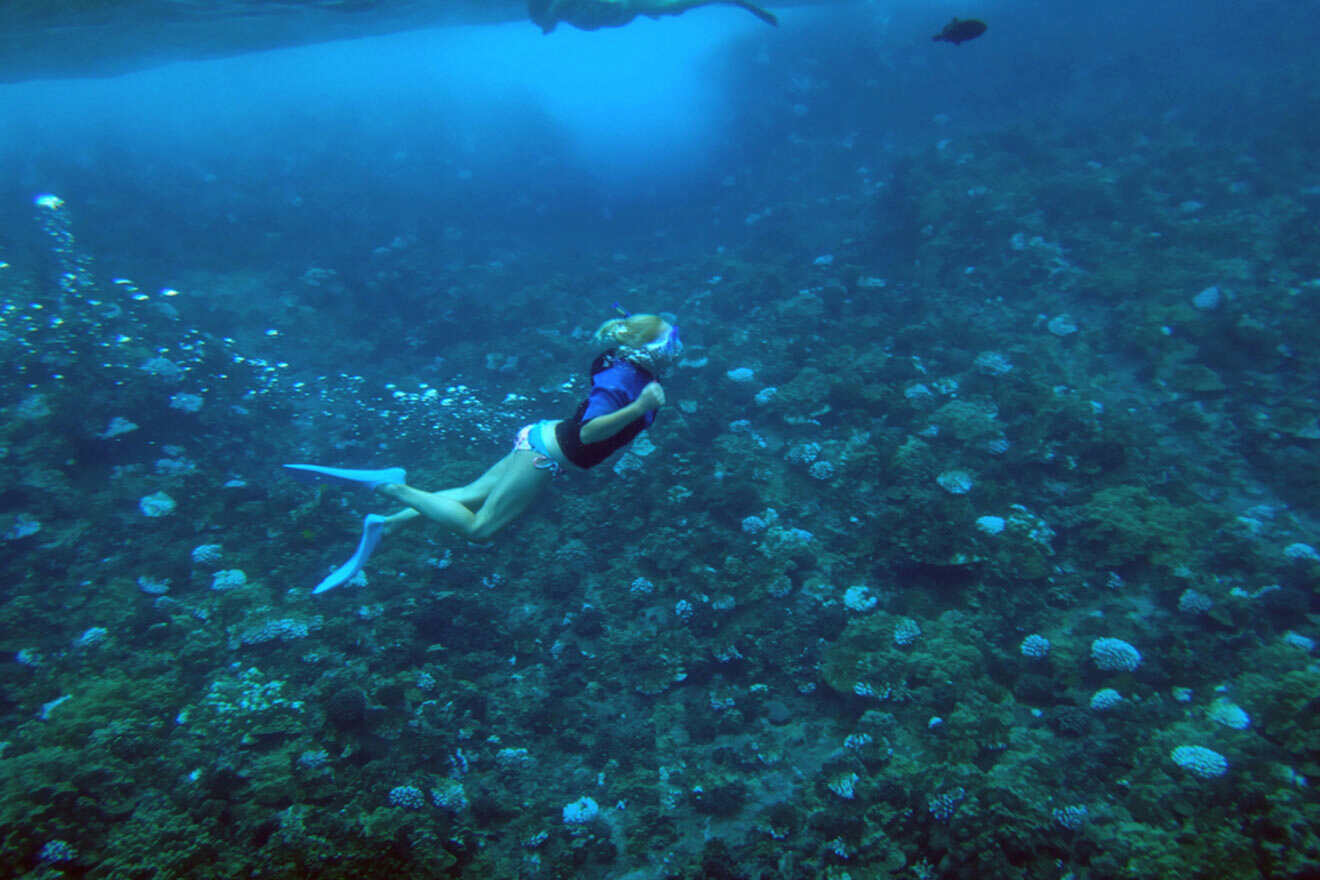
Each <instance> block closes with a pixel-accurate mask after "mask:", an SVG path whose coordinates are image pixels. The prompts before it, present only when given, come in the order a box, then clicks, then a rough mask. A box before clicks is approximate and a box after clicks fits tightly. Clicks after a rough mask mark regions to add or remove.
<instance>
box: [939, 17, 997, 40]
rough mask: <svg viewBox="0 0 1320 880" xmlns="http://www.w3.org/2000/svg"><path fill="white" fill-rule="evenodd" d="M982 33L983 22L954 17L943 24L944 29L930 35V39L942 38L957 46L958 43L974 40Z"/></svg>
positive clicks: (983, 28)
mask: <svg viewBox="0 0 1320 880" xmlns="http://www.w3.org/2000/svg"><path fill="white" fill-rule="evenodd" d="M983 33H985V22H983V21H978V20H977V19H975V18H963V19H957V18H955V19H954V20H953V21H951V22H949V23H948V24H946V25H945V26H944V30H942V31H940V32H939V33H938V34H936V35H935V36H933V37H931V39H932V40H943V41H944V42H946V43H953V44H954V45H955V46H957V45H958V44H959V43H965V42H967V41H968V40H975V39H976V38H977V37H979V36H981V34H983Z"/></svg>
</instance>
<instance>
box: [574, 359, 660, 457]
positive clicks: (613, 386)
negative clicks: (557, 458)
mask: <svg viewBox="0 0 1320 880" xmlns="http://www.w3.org/2000/svg"><path fill="white" fill-rule="evenodd" d="M654 381H655V376H653V375H651V373H650V372H649V371H647V370H644V369H643V368H641V367H639V366H637V365H636V364H634V363H633V362H632V361H627V360H624V359H623V358H621V357H617V356H616V354H615V351H614V349H610V350H609V351H607V352H605V353H604V354H602V355H600V356H599V357H597V358H596V359H595V360H594V361H592V363H591V393H590V394H589V395H588V396H587V399H586V400H584V401H582V402H581V403H580V404H578V408H577V410H576V411H575V412H574V413H573V415H572V417H571V418H567V419H564V420H563V421H562V422H560V423H559V424H558V425H556V426H555V440H556V441H558V443H559V449H560V451H561V452H563V453H564V457H565V458H567V459H568V460H569V461H570V462H572V463H573V464H575V465H577V466H578V467H580V468H590V467H595V466H596V465H598V464H600V463H601V462H602V461H604V460H605V459H607V458H609V457H610V456H611V455H613V454H614V453H615V452H617V451H619V450H620V449H622V448H623V447H625V446H627V445H628V444H629V443H631V442H632V441H633V438H635V437H636V436H637V435H638V434H640V433H642V432H643V431H645V430H646V429H647V428H649V427H650V426H651V423H652V422H654V421H655V410H650V411H649V412H646V413H643V414H642V415H641V416H639V417H638V418H635V419H633V420H632V421H631V422H629V423H628V424H626V425H624V426H623V428H622V429H621V430H620V431H619V432H618V433H617V434H615V435H614V436H612V437H606V438H605V439H604V440H600V441H597V442H596V443H583V442H582V426H583V425H585V424H586V423H587V422H589V421H591V420H592V419H594V418H596V417H597V416H605V415H609V414H610V413H612V412H618V411H619V410H621V409H623V408H624V407H625V406H627V405H628V404H630V403H632V402H633V401H635V400H636V399H637V398H638V397H640V396H641V393H642V389H643V388H645V387H646V386H647V385H649V384H650V383H652V382H654Z"/></svg>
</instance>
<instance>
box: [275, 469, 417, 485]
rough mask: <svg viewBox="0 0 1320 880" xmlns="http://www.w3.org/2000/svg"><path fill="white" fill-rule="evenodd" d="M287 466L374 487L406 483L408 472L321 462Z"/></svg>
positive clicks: (312, 473) (314, 476) (306, 473)
mask: <svg viewBox="0 0 1320 880" xmlns="http://www.w3.org/2000/svg"><path fill="white" fill-rule="evenodd" d="M285 467H286V468H288V469H289V470H291V471H297V472H298V474H299V475H310V476H311V477H312V478H318V477H328V478H330V479H333V480H347V481H348V482H350V483H363V484H365V485H366V486H367V487H369V488H371V489H374V488H376V487H377V486H379V485H381V484H382V483H406V482H407V481H408V473H407V471H405V470H404V469H403V468H400V467H394V468H381V469H380V470H374V471H371V470H366V471H364V470H356V469H354V468H335V467H323V466H321V465H319V464H286V465H285Z"/></svg>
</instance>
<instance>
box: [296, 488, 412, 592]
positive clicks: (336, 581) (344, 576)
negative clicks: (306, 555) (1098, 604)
mask: <svg viewBox="0 0 1320 880" xmlns="http://www.w3.org/2000/svg"><path fill="white" fill-rule="evenodd" d="M285 467H286V468H288V469H289V470H291V471H294V472H295V474H297V475H298V476H302V477H304V478H309V479H313V480H323V479H328V480H343V481H345V482H349V483H357V484H359V485H362V486H366V487H367V488H369V489H375V488H376V487H377V486H380V485H382V484H384V483H405V482H407V474H406V472H405V471H404V469H403V468H397V467H396V468H382V469H380V470H358V469H354V468H333V467H323V466H321V465H317V464H286V465H285ZM384 534H385V517H383V516H378V515H377V514H374V513H369V514H367V516H366V519H364V520H363V521H362V540H361V541H359V542H358V547H357V552H355V553H354V554H353V556H352V558H350V559H349V560H348V561H347V562H345V563H344V564H343V565H341V566H339V567H338V568H336V569H335V570H334V571H332V572H330V574H329V575H327V576H326V578H325V580H323V581H321V582H320V583H319V584H317V585H316V587H315V588H314V589H313V590H312V592H313V593H324V592H326V591H327V590H333V589H334V588H335V587H338V586H341V585H343V584H346V583H348V582H349V581H350V580H352V579H353V576H354V575H356V574H357V573H358V572H359V571H361V570H362V568H363V566H365V565H366V564H367V560H368V559H370V558H371V554H372V553H373V552H375V550H376V545H377V544H379V543H380V539H381V537H382V536H384Z"/></svg>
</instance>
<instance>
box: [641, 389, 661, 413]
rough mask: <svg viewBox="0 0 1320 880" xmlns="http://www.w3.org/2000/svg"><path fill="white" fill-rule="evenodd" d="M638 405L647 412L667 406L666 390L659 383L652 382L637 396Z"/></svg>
mask: <svg viewBox="0 0 1320 880" xmlns="http://www.w3.org/2000/svg"><path fill="white" fill-rule="evenodd" d="M637 405H638V406H640V407H641V408H642V410H643V411H645V412H650V411H651V410H653V409H659V408H660V407H662V406H664V405H665V389H664V386H663V385H661V384H660V383H659V382H651V383H649V384H648V385H647V386H646V387H645V388H643V389H642V393H641V394H639V395H637Z"/></svg>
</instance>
